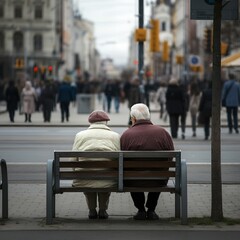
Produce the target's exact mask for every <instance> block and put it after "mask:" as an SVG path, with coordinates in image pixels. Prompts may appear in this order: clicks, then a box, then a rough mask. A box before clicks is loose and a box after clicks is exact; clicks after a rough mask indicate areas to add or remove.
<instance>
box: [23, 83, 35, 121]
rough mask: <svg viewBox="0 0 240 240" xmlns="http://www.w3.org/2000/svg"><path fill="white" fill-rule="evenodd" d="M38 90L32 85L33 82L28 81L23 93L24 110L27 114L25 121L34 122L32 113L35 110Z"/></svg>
mask: <svg viewBox="0 0 240 240" xmlns="http://www.w3.org/2000/svg"><path fill="white" fill-rule="evenodd" d="M36 98H37V96H36V92H35V89H34V88H33V87H32V83H31V82H30V81H26V83H25V87H24V88H23V90H22V93H21V99H22V104H23V112H24V114H25V122H32V120H31V117H32V113H33V112H34V111H35V100H36Z"/></svg>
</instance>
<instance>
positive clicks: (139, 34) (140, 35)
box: [135, 28, 147, 42]
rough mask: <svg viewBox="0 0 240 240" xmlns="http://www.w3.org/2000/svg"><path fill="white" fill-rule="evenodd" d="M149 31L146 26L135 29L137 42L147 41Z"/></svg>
mask: <svg viewBox="0 0 240 240" xmlns="http://www.w3.org/2000/svg"><path fill="white" fill-rule="evenodd" d="M146 35H147V31H146V29H144V28H138V29H136V31H135V41H136V42H144V41H146Z"/></svg>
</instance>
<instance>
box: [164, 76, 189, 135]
mask: <svg viewBox="0 0 240 240" xmlns="http://www.w3.org/2000/svg"><path fill="white" fill-rule="evenodd" d="M166 107H167V112H168V114H169V119H170V129H171V135H172V138H177V137H178V128H179V118H180V116H181V115H182V114H183V113H184V111H185V95H184V90H183V89H182V88H181V87H180V86H179V81H178V80H177V79H176V78H172V79H171V80H170V81H169V85H168V87H167V92H166Z"/></svg>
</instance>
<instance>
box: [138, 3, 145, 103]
mask: <svg viewBox="0 0 240 240" xmlns="http://www.w3.org/2000/svg"><path fill="white" fill-rule="evenodd" d="M138 5H139V9H138V10H139V11H138V14H139V16H138V26H139V28H140V29H141V28H143V27H144V6H143V0H139V1H138ZM143 66H144V42H143V41H139V42H138V77H139V81H140V92H141V101H143V99H144V86H143V75H144V70H143Z"/></svg>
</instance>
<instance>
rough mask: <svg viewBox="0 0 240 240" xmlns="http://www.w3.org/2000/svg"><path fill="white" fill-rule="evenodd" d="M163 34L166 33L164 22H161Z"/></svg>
mask: <svg viewBox="0 0 240 240" xmlns="http://www.w3.org/2000/svg"><path fill="white" fill-rule="evenodd" d="M161 30H162V31H163V32H164V31H166V22H162V29H161Z"/></svg>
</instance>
